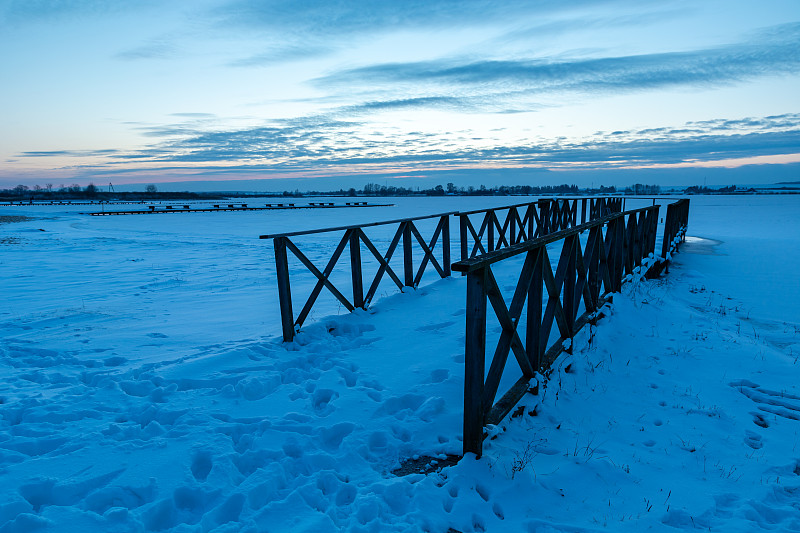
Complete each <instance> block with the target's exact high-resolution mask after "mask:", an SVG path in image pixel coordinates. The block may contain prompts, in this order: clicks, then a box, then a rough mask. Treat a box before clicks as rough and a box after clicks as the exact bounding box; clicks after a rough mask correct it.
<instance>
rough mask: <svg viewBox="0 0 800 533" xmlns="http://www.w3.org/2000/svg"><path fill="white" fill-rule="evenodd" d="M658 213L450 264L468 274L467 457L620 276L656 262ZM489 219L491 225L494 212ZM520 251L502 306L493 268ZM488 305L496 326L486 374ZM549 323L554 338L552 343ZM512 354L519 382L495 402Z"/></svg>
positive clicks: (613, 219)
mask: <svg viewBox="0 0 800 533" xmlns="http://www.w3.org/2000/svg"><path fill="white" fill-rule="evenodd" d="M658 211H659V206H658V205H654V206H651V207H646V208H643V209H637V210H632V211H626V212H623V213H615V214H610V215H606V216H603V217H600V218H598V219H597V220H594V221H589V222H586V223H584V224H581V225H578V226H576V227H573V228H571V229H562V230H560V231H555V232H553V233H550V234H545V235H543V236H538V237H534V238H532V239H529V240H527V241H525V242H519V243H514V244H511V243H509V245H508V246H506V247H504V248H501V249H496V250H494V251H488V252H487V253H485V254H483V255H480V256H477V257H473V258H470V259H464V260H462V261H459V262H457V263H454V264H453V270H456V271H459V272H463V273H466V275H467V309H466V340H465V380H464V435H463V449H464V453H467V452H473V453H475V454H477V455H478V456H480V455H481V452H482V446H483V438H484V430H483V428H484V426H485V425H486V424H497V423H498V422H499V421H500V420H502V418H503V417H505V416H506V415H507V414H508V413H509V412H510V410H511V409H512V408H513V406H514V405H515V404H516V403H517V402H518V401H519V399H520V398H521V397H522V396H523V395H524V394H525V392H526V391H527V390H528V384H529V381H530V380H531V379H532V378H533V377H534V375H535V373H536V372H537V371H540V370H542V369H545V368H547V367H548V366H549V365H550V364H551V363H552V362H553V361H554V360H555V359H556V358H557V357H558V355H559V354H560V353H561V352H562V351H564V350H565V349H569V350H571V347H572V338H573V337H574V336H575V334H576V333H577V332H578V331H580V330H581V328H583V326H585V325H586V324H587V323H589V322H592V321H594V320H595V319H596V317H597V312H598V310H599V309H600V308H601V307H602V305H603V304H604V303H605V302H606V301H607V300H608V299H610V294H611V293H613V292H616V291H619V290H620V287H621V285H622V282H623V279H624V278H625V276H626V275H628V274H633V272H634V269H635V268H636V267H638V266H640V265H641V264H642V261H643V260H644V259H645V258H647V257H648V256H651V254H653V255H652V256H653V257H654V249H655V243H656V233H657V225H658ZM572 212H573V213H574V204H573V211H572ZM540 213H541V211H540ZM562 213H563V211H562ZM488 216H491V217H492V220H496V217H494V215H488ZM540 216H541V215H540ZM559 216H563V215H559ZM574 220H575V218H574V215H573V223H574ZM487 224H488V223H487ZM537 235H538V234H537ZM581 239H583V244H582V242H581ZM476 240H477V239H476ZM559 242H560V243H561V252H560V257H559V259H558V263H557V266H556V269H555V272H554V271H553V269H552V267H551V263H550V254H549V252H548V249H547V245H551V244H556V243H559ZM521 254H524V255H525V260H524V263H523V265H522V271H521V273H520V277H519V281H518V283H517V285H516V288H515V290H514V295H513V297H512V299H511V302H510V305H506V302H505V300H504V298H503V296H502V294H501V291H500V288H499V285H498V283H497V281H496V279H495V277H494V274H493V273H492V265H493V264H495V263H497V262H499V261H503V260H505V259H509V258H512V257H516V256H519V255H521ZM545 296H546V297H545ZM487 300H488V302H489V304H490V305H491V307H492V309H493V311H494V314H495V316H496V317H497V319H498V321H499V323H500V326H501V334H500V337H499V340H498V343H497V346H496V347H495V349H494V355H493V357H492V360H491V363H490V365H489V371H488V373H486V315H487ZM523 310H526V311H527V313H526V314H527V316H526V318H525V325H524V340H523V337H521V336H520V334H519V332H518V331H517V327H518V325H519V323H520V319H521V316H522V312H523ZM543 311H544V314H543ZM554 323H555V324H556V327H557V335H556V337H557V338H556V339H555V341H554V342H552V343H550V342H549V340H550V337H551V330H552V329H553V324H554ZM510 353H513V354H514V358H515V359H516V361H517V364H518V365H519V368H520V370H521V371H522V377H520V378H519V379H518V380H517V381H516V383H515V384H513V385H512V386H511V387H510V389H509V390H508V391H507V392H506V393H505V394H504V395H503V396H502V398H501V399H500V400H499V401H497V402H495V398H496V397H497V394H498V390H499V388H500V382H501V379H502V377H503V373H504V370H505V367H506V362H507V360H508V357H509V354H510Z"/></svg>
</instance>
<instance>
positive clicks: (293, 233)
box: [259, 211, 458, 239]
mask: <svg viewBox="0 0 800 533" xmlns="http://www.w3.org/2000/svg"><path fill="white" fill-rule="evenodd" d="M457 213H458V211H449V212H447V213H439V214H436V215H425V216H421V217H413V218H398V219H396V220H384V221H382V222H367V223H366V224H353V225H352V226H335V227H332V228H321V229H311V230H303V231H291V232H288V233H272V234H269V235H260V236H259V239H274V238H276V237H297V236H298V235H313V234H315V233H327V232H329V231H346V230H349V229H356V228H362V229H363V228H371V227H374V226H387V225H389V224H399V223H402V222H415V221H417V220H426V219H429V218H441V217H443V216H450V215H455V214H457Z"/></svg>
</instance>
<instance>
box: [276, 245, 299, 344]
mask: <svg viewBox="0 0 800 533" xmlns="http://www.w3.org/2000/svg"><path fill="white" fill-rule="evenodd" d="M286 239H287V238H286V237H277V238H275V239H274V240H273V248H274V249H275V274H276V276H277V278H278V302H279V304H280V309H281V329H282V330H283V340H284V341H285V342H289V341H291V340H292V339H294V312H293V311H292V289H291V285H290V284H289V258H288V257H287V254H286Z"/></svg>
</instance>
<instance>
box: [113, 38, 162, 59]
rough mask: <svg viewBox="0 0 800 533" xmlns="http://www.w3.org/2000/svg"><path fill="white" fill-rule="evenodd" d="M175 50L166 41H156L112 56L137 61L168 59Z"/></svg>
mask: <svg viewBox="0 0 800 533" xmlns="http://www.w3.org/2000/svg"><path fill="white" fill-rule="evenodd" d="M175 52H176V48H175V46H174V45H173V44H171V43H169V42H166V41H156V42H151V43H148V44H144V45H142V46H137V47H136V48H131V49H129V50H123V51H122V52H118V53H116V54H114V58H115V59H121V60H123V61H138V60H142V59H169V58H171V57H173V56H174V55H175Z"/></svg>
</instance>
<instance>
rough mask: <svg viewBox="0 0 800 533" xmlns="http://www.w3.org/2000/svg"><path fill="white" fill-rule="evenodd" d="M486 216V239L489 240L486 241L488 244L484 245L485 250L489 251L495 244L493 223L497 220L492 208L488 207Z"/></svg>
mask: <svg viewBox="0 0 800 533" xmlns="http://www.w3.org/2000/svg"><path fill="white" fill-rule="evenodd" d="M486 217H487V220H488V223H487V224H486V240H487V241H489V242H488V246H487V247H486V251H487V252H491V251H493V250H494V245H495V242H494V224H495V221H496V220H497V219H496V218H495V215H494V209H489V210H488V211H487V212H486Z"/></svg>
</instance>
